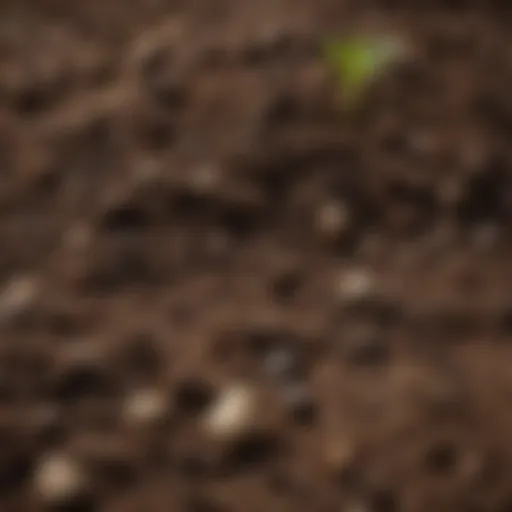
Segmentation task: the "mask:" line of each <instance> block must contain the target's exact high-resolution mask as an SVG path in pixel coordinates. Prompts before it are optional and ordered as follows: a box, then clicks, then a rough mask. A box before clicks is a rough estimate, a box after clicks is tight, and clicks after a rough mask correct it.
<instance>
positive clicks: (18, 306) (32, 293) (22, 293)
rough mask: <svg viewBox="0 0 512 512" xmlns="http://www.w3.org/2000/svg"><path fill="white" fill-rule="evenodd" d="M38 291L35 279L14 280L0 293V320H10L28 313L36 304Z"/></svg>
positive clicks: (21, 278) (20, 278)
mask: <svg viewBox="0 0 512 512" xmlns="http://www.w3.org/2000/svg"><path fill="white" fill-rule="evenodd" d="M38 289H39V287H38V283H37V281H36V280H35V279H33V278H30V277H19V278H13V279H12V280H11V281H10V282H9V283H7V286H5V288H4V289H3V291H2V292H1V293H0V319H9V318H12V317H15V316H17V315H20V314H23V313H24V312H25V311H27V310H28V309H29V308H30V307H31V306H32V305H33V304H34V302H35V300H36V298H37V293H38Z"/></svg>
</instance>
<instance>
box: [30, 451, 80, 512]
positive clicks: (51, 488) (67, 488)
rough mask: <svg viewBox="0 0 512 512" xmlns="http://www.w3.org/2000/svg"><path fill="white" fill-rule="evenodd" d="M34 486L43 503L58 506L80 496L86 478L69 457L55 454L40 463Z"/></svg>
mask: <svg viewBox="0 0 512 512" xmlns="http://www.w3.org/2000/svg"><path fill="white" fill-rule="evenodd" d="M34 486H35V489H36V491H37V493H38V495H39V496H40V497H41V499H42V500H43V501H45V502H46V503H49V504H58V503H62V502H67V501H70V500H73V499H75V498H77V497H78V496H80V495H82V494H83V493H84V492H85V491H86V490H87V478H86V477H85V475H84V473H83V471H82V469H81V468H80V467H79V466H78V465H77V464H76V463H75V462H74V461H73V460H72V459H71V458H70V457H68V456H66V455H65V454H58V453H56V454H51V455H47V456H46V457H44V458H43V460H42V461H41V462H40V464H39V467H38V468H37V473H36V475H35V481H34Z"/></svg>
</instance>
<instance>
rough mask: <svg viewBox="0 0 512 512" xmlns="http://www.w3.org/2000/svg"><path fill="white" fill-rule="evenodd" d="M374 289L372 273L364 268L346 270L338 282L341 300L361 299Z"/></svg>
mask: <svg viewBox="0 0 512 512" xmlns="http://www.w3.org/2000/svg"><path fill="white" fill-rule="evenodd" d="M374 290H375V281H374V278H373V275H372V273H371V272H370V271H369V270H367V269H364V268H355V269H351V270H348V271H346V272H345V273H344V274H343V276H342V277H341V279H340V281H339V282H338V292H339V296H340V298H341V299H342V300H345V301H348V302H353V301H358V300H363V299H364V298H366V297H367V296H369V295H371V294H372V293H373V291H374Z"/></svg>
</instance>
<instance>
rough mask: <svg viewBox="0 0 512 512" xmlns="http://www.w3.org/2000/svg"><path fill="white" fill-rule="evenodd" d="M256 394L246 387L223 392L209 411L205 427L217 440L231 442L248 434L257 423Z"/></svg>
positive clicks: (240, 386)
mask: <svg viewBox="0 0 512 512" xmlns="http://www.w3.org/2000/svg"><path fill="white" fill-rule="evenodd" d="M255 416H256V393H255V391H254V390H253V389H252V388H250V387H248V386H244V385H234V386H232V387H229V388H227V389H226V390H224V391H222V392H221V393H220V395H219V397H218V398H217V399H216V400H215V402H214V403H213V405H212V406H211V408H210V409H209V410H208V412H207V414H206V417H205V421H204V426H205V429H206V431H207V432H208V433H209V434H210V435H211V436H212V437H213V438H215V439H219V440H231V439H236V438H239V437H240V436H241V435H243V434H245V433H247V431H248V430H250V429H251V428H252V427H253V426H254V423H255Z"/></svg>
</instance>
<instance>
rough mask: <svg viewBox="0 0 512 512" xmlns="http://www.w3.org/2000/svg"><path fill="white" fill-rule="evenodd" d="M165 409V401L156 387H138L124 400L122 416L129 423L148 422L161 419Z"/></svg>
mask: <svg viewBox="0 0 512 512" xmlns="http://www.w3.org/2000/svg"><path fill="white" fill-rule="evenodd" d="M166 411H167V401H166V399H165V396H164V394H163V393H161V392H160V391H159V390H157V389H140V390H137V391H135V392H133V393H132V394H130V395H129V396H128V397H127V398H126V401H125V404H124V410H123V416H124V419H125V421H126V422H127V423H129V424H148V423H153V422H155V421H158V420H159V419H161V418H162V417H163V416H164V415H165V413H166Z"/></svg>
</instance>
